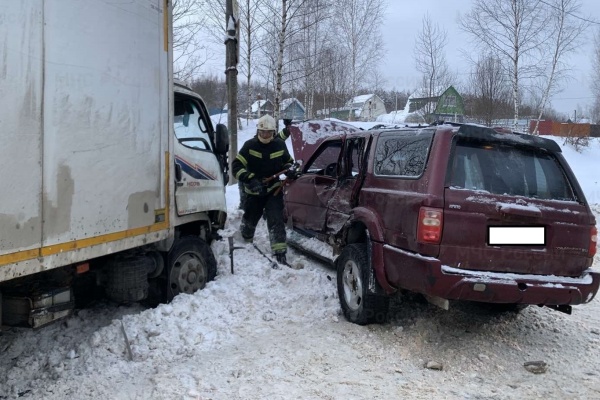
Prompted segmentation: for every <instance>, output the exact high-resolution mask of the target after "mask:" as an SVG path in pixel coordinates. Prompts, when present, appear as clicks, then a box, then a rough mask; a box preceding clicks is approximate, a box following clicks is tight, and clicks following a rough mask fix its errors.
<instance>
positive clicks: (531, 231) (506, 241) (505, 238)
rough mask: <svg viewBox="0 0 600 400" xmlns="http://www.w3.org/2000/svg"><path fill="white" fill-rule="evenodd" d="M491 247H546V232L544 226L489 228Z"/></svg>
mask: <svg viewBox="0 0 600 400" xmlns="http://www.w3.org/2000/svg"><path fill="white" fill-rule="evenodd" d="M487 237H488V244H489V245H490V246H544V245H545V244H546V231H545V228H544V227H543V226H488V235H487Z"/></svg>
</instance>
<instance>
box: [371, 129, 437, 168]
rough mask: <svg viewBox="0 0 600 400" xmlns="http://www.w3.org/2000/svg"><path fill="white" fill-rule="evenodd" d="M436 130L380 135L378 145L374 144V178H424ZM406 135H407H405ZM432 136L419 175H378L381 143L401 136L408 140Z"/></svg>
mask: <svg viewBox="0 0 600 400" xmlns="http://www.w3.org/2000/svg"><path fill="white" fill-rule="evenodd" d="M435 133H436V130H435V129H410V130H400V131H389V132H385V133H382V134H380V135H379V136H378V137H377V141H376V143H374V150H373V176H375V177H377V178H393V179H404V180H418V179H421V178H422V177H423V175H424V174H425V171H426V170H427V165H428V164H429V157H430V155H431V149H432V146H433V139H434V137H435ZM403 134H406V135H403ZM424 134H425V135H427V134H430V135H431V136H430V138H429V143H428V145H427V154H425V158H424V160H423V168H422V170H421V172H420V174H419V175H387V174H379V173H377V166H376V163H377V161H376V160H377V150H378V148H379V146H380V143H381V142H380V141H385V140H388V139H390V138H394V137H399V135H403V136H404V137H407V138H418V137H419V136H421V135H424Z"/></svg>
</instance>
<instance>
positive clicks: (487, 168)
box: [450, 138, 576, 201]
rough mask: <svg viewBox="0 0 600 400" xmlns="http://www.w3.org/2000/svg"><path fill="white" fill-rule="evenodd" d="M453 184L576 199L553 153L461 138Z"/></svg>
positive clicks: (456, 154)
mask: <svg viewBox="0 0 600 400" xmlns="http://www.w3.org/2000/svg"><path fill="white" fill-rule="evenodd" d="M450 186H451V187H455V188H463V189H469V190H485V191H487V192H490V193H493V194H507V195H514V196H524V197H531V198H536V199H546V200H567V201H575V200H576V196H575V194H574V192H573V189H572V187H571V185H570V183H569V181H568V179H567V176H566V175H565V173H564V171H563V169H562V167H561V165H560V164H559V162H558V160H557V159H556V157H555V156H554V155H552V154H551V153H548V152H546V151H544V150H540V149H536V148H528V147H515V146H509V145H503V144H499V143H486V142H473V141H466V140H461V139H460V138H459V139H458V141H457V144H456V150H455V153H454V158H453V161H452V178H451V180H450Z"/></svg>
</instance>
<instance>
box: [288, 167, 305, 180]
mask: <svg viewBox="0 0 600 400" xmlns="http://www.w3.org/2000/svg"><path fill="white" fill-rule="evenodd" d="M300 175H301V173H300V171H298V170H296V169H290V170H287V171H286V172H285V176H286V177H287V178H288V179H298V177H299V176H300Z"/></svg>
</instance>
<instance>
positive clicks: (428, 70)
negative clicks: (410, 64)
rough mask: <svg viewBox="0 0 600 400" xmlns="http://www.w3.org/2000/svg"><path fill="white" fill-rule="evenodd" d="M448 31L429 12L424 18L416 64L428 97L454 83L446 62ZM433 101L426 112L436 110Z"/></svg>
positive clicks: (418, 38)
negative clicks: (433, 20)
mask: <svg viewBox="0 0 600 400" xmlns="http://www.w3.org/2000/svg"><path fill="white" fill-rule="evenodd" d="M447 37H448V32H446V30H445V29H443V28H441V27H440V26H439V25H438V24H435V23H433V22H432V21H431V18H430V16H429V14H425V16H424V17H423V20H422V28H421V31H420V32H419V34H418V36H417V39H416V41H415V46H414V49H413V50H414V56H415V66H416V68H417V71H419V72H420V73H421V74H423V76H422V78H423V79H422V82H423V89H425V93H426V97H428V98H431V97H435V96H439V95H440V94H441V92H440V90H445V89H446V88H448V87H449V86H450V85H451V84H452V80H453V77H452V74H451V73H450V70H449V68H448V63H447V62H446V54H445V47H446V44H447ZM432 108H433V106H432V104H431V102H428V103H427V105H426V110H425V112H426V114H431V113H432V112H434V110H433V109H432Z"/></svg>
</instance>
